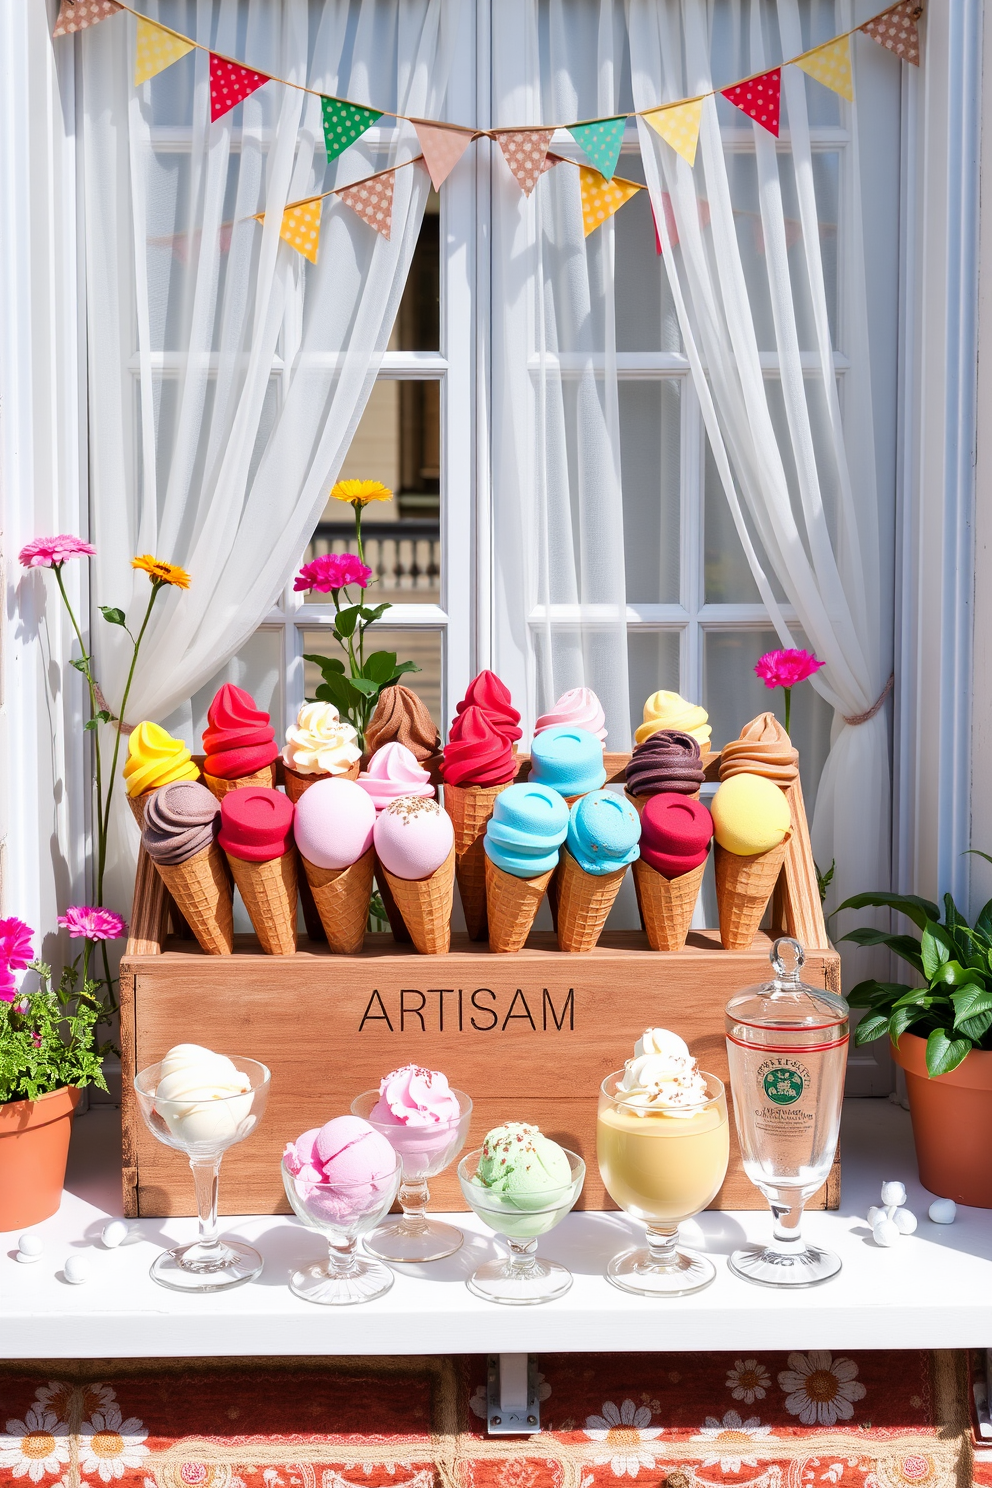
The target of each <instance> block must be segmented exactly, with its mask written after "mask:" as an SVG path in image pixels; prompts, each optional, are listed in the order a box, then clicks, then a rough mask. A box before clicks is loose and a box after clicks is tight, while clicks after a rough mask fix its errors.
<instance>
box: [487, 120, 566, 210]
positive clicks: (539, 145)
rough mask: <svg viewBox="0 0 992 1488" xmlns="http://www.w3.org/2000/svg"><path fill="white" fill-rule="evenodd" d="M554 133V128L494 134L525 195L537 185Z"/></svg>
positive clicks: (507, 131) (513, 130) (514, 130)
mask: <svg viewBox="0 0 992 1488" xmlns="http://www.w3.org/2000/svg"><path fill="white" fill-rule="evenodd" d="M553 134H554V130H553V129H510V130H506V131H504V132H502V133H498V134H495V135H494V136H493V138H494V139H495V141H496V143H497V144H498V145H499V147H500V149H501V150H502V151H503V159H504V160H505V161H506V163H507V165H508V166H509V167H510V169H511V171H512V172H513V174H514V175H515V176H516V178H517V180H518V182H519V183H520V189H521V190H522V191H523V194H524V196H530V194H531V192H532V191H533V190H534V187H535V186H536V185H537V182H538V179H539V177H540V176H541V174H542V172H543V170H544V160H545V156H546V155H547V153H548V146H549V145H550V143H551V136H552V135H553Z"/></svg>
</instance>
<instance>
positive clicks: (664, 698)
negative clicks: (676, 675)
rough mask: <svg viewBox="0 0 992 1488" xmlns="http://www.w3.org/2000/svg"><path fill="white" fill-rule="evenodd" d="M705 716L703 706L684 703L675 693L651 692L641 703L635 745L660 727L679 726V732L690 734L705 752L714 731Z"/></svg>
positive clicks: (705, 712)
mask: <svg viewBox="0 0 992 1488" xmlns="http://www.w3.org/2000/svg"><path fill="white" fill-rule="evenodd" d="M708 718H709V714H708V713H707V711H706V709H705V708H700V707H699V706H698V705H697V704H696V703H687V702H686V700H685V698H684V697H680V696H679V694H678V693H677V692H653V693H652V694H651V696H650V697H649V698H648V700H647V702H646V703H645V704H644V722H643V723H642V724H640V726H639V727H638V729H637V730H636V732H635V734H634V738H635V740H636V741H637V743H638V744H643V743H644V740H645V739H650V737H651V735H652V734H656V733H657V732H658V730H659V729H678V730H679V732H680V733H683V734H691V735H692V737H693V738H694V739H695V740H696V741H697V743H698V744H699V747H700V749H701V750H702V751H703V752H704V753H705V751H706V750H707V749H708V748H709V746H710V734H711V733H712V732H713V730H712V729H711V728H710V726H709V723H708V722H707V720H708Z"/></svg>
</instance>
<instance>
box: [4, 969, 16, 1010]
mask: <svg viewBox="0 0 992 1488" xmlns="http://www.w3.org/2000/svg"><path fill="white" fill-rule="evenodd" d="M16 997H17V983H16V982H15V980H14V973H13V972H12V971H11V969H10V967H9V966H4V965H3V963H2V962H0V1002H13V1001H14V1000H15V998H16Z"/></svg>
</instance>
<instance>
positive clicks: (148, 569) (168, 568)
mask: <svg viewBox="0 0 992 1488" xmlns="http://www.w3.org/2000/svg"><path fill="white" fill-rule="evenodd" d="M131 567H132V568H139V569H141V571H142V572H143V573H146V574H147V575H148V577H149V578H150V579H151V581H152V583H159V584H175V586H176V588H177V589H188V588H189V574H188V573H187V572H186V570H185V569H184V568H180V567H179V566H178V565H177V564H175V563H166V562H165V560H164V559H163V558H153V557H152V555H151V553H143V554H142V555H141V556H140V557H139V558H132V559H131Z"/></svg>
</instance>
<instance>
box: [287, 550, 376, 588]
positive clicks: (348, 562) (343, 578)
mask: <svg viewBox="0 0 992 1488" xmlns="http://www.w3.org/2000/svg"><path fill="white" fill-rule="evenodd" d="M371 577H372V570H371V569H370V568H369V567H368V565H367V564H365V563H363V562H362V560H361V559H360V558H356V556H355V554H354V553H324V554H323V555H322V556H321V557H320V558H315V559H314V560H313V562H312V563H304V565H303V567H302V568H301V569H300V571H299V573H298V574H297V575H296V580H295V582H294V584H293V588H294V590H295V591H296V592H297V593H299V592H300V591H301V590H304V589H316V590H317V591H318V593H320V594H330V593H332V592H333V591H334V590H336V589H344V588H345V586H346V585H347V584H360V585H361V586H362V588H363V589H364V588H366V586H367V585H368V582H369V579H371Z"/></svg>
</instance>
